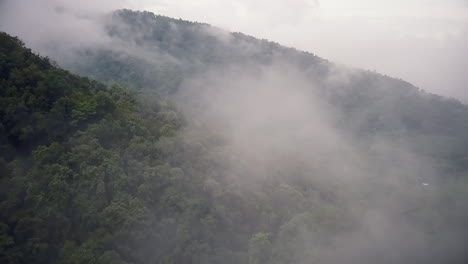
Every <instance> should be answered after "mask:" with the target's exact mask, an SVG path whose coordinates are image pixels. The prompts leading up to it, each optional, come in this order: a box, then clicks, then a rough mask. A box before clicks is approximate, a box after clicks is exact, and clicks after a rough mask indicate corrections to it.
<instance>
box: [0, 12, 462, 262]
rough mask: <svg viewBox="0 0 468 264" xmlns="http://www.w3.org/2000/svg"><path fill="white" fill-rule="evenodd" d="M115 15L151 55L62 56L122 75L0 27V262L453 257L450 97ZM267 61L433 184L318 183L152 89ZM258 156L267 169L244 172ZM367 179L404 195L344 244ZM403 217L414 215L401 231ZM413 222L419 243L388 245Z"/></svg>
mask: <svg viewBox="0 0 468 264" xmlns="http://www.w3.org/2000/svg"><path fill="white" fill-rule="evenodd" d="M115 16H116V17H114V19H116V20H118V23H117V22H115V21H114V22H115V23H114V24H112V23H111V24H109V25H108V30H109V34H110V35H111V36H113V37H116V38H121V39H122V40H123V41H131V42H132V43H136V44H137V45H139V47H141V48H142V49H143V48H145V49H146V51H147V52H149V53H147V54H150V53H151V52H155V51H156V50H157V52H158V54H159V57H157V58H153V57H151V56H149V57H144V58H142V57H141V56H136V55H134V54H133V53H132V52H126V49H120V50H112V49H109V50H104V49H99V50H87V51H82V52H83V54H82V55H83V56H84V57H85V63H83V62H82V63H81V64H79V65H80V66H79V67H76V68H74V67H68V68H72V69H74V70H77V71H78V72H80V73H81V74H84V75H88V76H91V77H92V78H93V79H97V80H100V81H105V82H109V81H116V82H118V83H121V84H123V85H125V86H128V87H130V88H125V87H123V86H120V85H119V84H109V85H106V84H103V83H100V82H98V81H94V80H90V79H88V78H83V77H79V76H76V75H74V74H71V73H70V72H68V71H66V70H63V69H60V68H58V67H57V66H55V65H53V64H51V63H50V62H49V60H48V59H47V58H43V57H40V56H38V55H36V54H34V53H32V52H31V50H29V49H27V48H25V47H24V45H23V43H22V42H21V41H20V40H18V39H17V38H13V37H11V36H9V35H7V34H5V33H1V34H0V121H1V122H0V137H1V138H0V149H1V152H0V263H99V264H104V263H134V264H140V263H141V264H143V263H160V264H169V263H223V264H227V263H233V264H234V263H251V264H263V263H278V264H279V263H345V262H347V261H348V259H343V258H348V257H349V258H353V261H351V262H352V263H354V262H356V263H358V262H360V263H362V262H364V263H367V262H371V261H373V262H379V261H378V260H382V255H385V257H384V260H385V261H387V262H384V263H397V262H396V261H397V260H398V261H400V263H409V261H414V262H415V263H441V262H442V260H448V261H449V262H450V261H451V263H464V261H465V260H466V257H467V255H466V252H464V251H463V249H464V248H466V247H465V246H466V244H463V243H466V239H467V238H468V232H467V229H466V228H465V225H466V221H467V220H468V217H467V214H466V212H464V211H463V208H465V207H466V205H465V203H464V202H465V201H466V199H468V195H467V191H466V187H467V186H468V180H467V177H466V173H467V165H466V158H467V157H468V152H467V150H466V149H467V148H466V147H467V145H468V140H467V135H468V134H467V133H466V131H467V127H468V120H467V118H468V109H467V107H466V106H465V105H463V104H461V103H459V102H457V101H455V100H448V99H445V98H441V97H437V96H435V95H431V94H427V93H424V92H422V91H420V90H419V89H417V88H415V87H413V86H411V85H410V84H408V83H405V82H403V81H401V80H395V79H392V78H389V77H386V76H382V75H378V74H373V73H369V72H363V71H357V72H354V71H350V72H347V74H349V76H348V79H347V80H346V82H332V81H330V79H329V78H327V76H329V75H330V74H331V72H332V71H333V68H334V67H335V65H332V64H329V63H328V62H326V61H325V60H322V59H320V58H318V57H316V56H313V55H312V54H308V53H303V52H299V51H296V50H294V49H289V48H284V47H281V46H279V45H278V44H275V43H271V42H268V41H265V40H257V39H254V38H251V37H248V36H245V35H242V34H240V33H235V34H230V35H229V38H230V40H229V42H223V41H220V40H219V37H216V36H214V35H213V34H221V33H220V32H218V30H214V33H213V31H209V30H208V29H209V28H208V26H207V25H204V24H198V23H190V22H184V21H178V20H173V19H169V18H166V17H159V16H154V15H153V14H151V13H148V12H132V11H128V10H124V11H119V12H118V13H116V14H115ZM174 25H177V27H178V28H177V30H175V29H174ZM173 31H177V34H176V35H175V34H174V32H173ZM138 32H140V33H141V34H139V33H138ZM142 32H144V33H145V34H143V33H142ZM207 32H208V33H207ZM246 45H247V46H248V47H250V48H249V49H246ZM148 47H150V48H148ZM127 51H128V50H127ZM161 56H167V58H164V57H161ZM174 58H175V59H176V62H174V63H171V61H173V59H174ZM278 58H281V59H282V60H287V61H288V63H292V64H294V65H297V66H298V67H299V68H300V69H303V70H304V71H306V72H307V73H308V76H309V77H310V78H311V79H313V80H314V82H316V83H319V84H320V85H322V86H323V87H324V89H323V90H322V91H321V94H320V96H323V97H324V98H326V100H329V101H330V102H332V103H333V105H335V106H336V108H337V111H339V112H340V113H342V116H343V119H342V120H338V121H339V124H338V126H340V129H343V130H346V131H347V132H350V134H353V135H354V134H355V135H357V137H358V138H363V142H367V141H366V139H367V138H372V137H376V136H379V135H381V134H385V136H386V137H387V138H390V139H393V138H398V139H400V140H401V139H402V138H404V139H405V140H409V141H410V142H412V145H413V146H414V147H415V148H416V151H417V152H418V153H421V154H424V155H425V156H429V157H431V158H432V159H434V162H435V164H437V169H438V170H440V172H441V175H443V177H440V178H438V179H437V182H436V183H437V184H438V185H439V186H440V191H439V192H436V193H435V192H434V193H429V192H427V191H426V190H424V189H422V188H423V187H421V186H420V182H418V183H417V185H416V187H412V186H413V185H411V184H413V182H411V180H412V179H406V178H405V179H404V180H403V181H402V184H401V185H398V186H396V187H395V186H393V187H392V186H390V185H391V184H388V183H386V182H385V179H382V180H380V179H379V178H372V179H374V181H372V182H370V181H367V179H369V178H366V177H364V178H362V179H356V180H355V182H357V183H354V184H353V185H348V184H346V183H347V182H346V181H339V180H336V181H334V180H332V181H330V180H327V181H323V180H322V179H323V178H326V177H327V176H329V175H320V177H319V176H317V177H312V176H315V175H316V174H319V173H320V174H323V173H325V172H326V171H327V170H323V169H317V170H316V171H311V170H310V168H311V166H309V165H308V164H307V161H303V160H299V159H295V157H294V156H291V157H288V156H286V157H281V160H280V162H277V163H276V164H272V163H268V164H270V165H272V166H271V167H269V168H254V169H252V168H251V165H252V163H250V162H249V160H246V157H243V156H241V155H238V153H236V152H235V151H232V150H231V149H230V148H231V147H232V146H230V145H228V144H226V142H225V138H223V137H222V136H221V135H219V133H216V131H215V132H213V131H211V130H209V129H195V130H189V129H188V128H187V126H186V122H185V121H184V118H183V117H182V116H181V114H180V113H179V112H178V111H177V109H176V108H175V107H174V106H173V105H172V104H171V103H170V102H169V101H168V100H166V99H163V98H162V97H160V96H166V95H171V94H173V93H175V91H176V90H177V89H179V88H180V84H181V83H182V82H183V81H184V80H186V79H188V78H189V77H190V76H193V75H194V74H195V73H197V72H200V71H205V70H208V69H209V68H216V67H219V66H220V65H224V66H226V65H235V64H241V63H246V62H247V63H254V64H263V65H266V64H268V63H271V62H272V61H274V60H276V59H278ZM158 60H161V61H158ZM342 88H346V89H342ZM169 98H170V97H169ZM429 146H431V147H429ZM434 146H435V147H434ZM232 164H235V169H233V165H232ZM253 164H255V163H253ZM319 165H320V164H319ZM398 165H400V163H395V166H398ZM392 166H393V165H392ZM317 167H320V166H317ZM257 169H258V170H265V171H266V172H267V174H268V175H267V176H266V177H255V175H254V174H255V172H256V170H257ZM375 173H376V174H379V173H380V174H381V176H382V177H386V176H390V174H391V173H382V172H379V171H376V172H375ZM239 177H240V178H242V180H241V181H237V180H236V179H237V178H239ZM375 179H377V180H375ZM406 183H408V186H409V187H404V189H401V188H400V187H401V186H406ZM436 183H435V182H434V184H436ZM431 184H432V182H431ZM382 186H384V188H383V187H382ZM382 190H384V191H385V192H388V193H390V194H389V195H388V196H389V197H394V196H397V197H398V198H399V199H401V200H403V201H405V205H408V206H407V207H408V208H409V210H406V209H407V208H406V207H405V211H404V212H397V213H398V214H397V213H395V212H391V213H389V215H391V216H392V217H394V215H397V217H395V219H392V220H395V221H397V222H398V221H400V222H401V223H402V224H401V230H402V231H398V230H392V231H395V232H393V233H397V234H398V237H397V238H396V239H395V238H394V237H393V236H392V235H393V234H392V232H388V233H386V234H388V235H389V239H388V240H389V241H391V242H389V243H388V244H385V245H382V244H380V243H381V242H382V241H377V240H375V241H370V242H369V244H370V245H368V246H367V247H363V251H359V252H360V253H359V256H358V255H353V254H350V255H349V254H347V253H349V252H347V250H343V248H345V246H344V245H343V243H348V244H353V242H356V245H358V244H360V243H365V242H366V243H367V242H368V241H365V239H366V238H367V237H366V236H362V232H361V230H362V229H363V227H366V223H364V220H367V219H368V218H367V216H363V215H360V213H363V212H365V210H364V209H363V208H368V207H372V206H380V205H381V203H379V202H380V201H373V200H372V199H369V197H382V195H381V194H379V192H382ZM350 201H352V202H353V206H348V205H349V203H350ZM406 201H408V202H407V203H406ZM389 208H391V206H389ZM389 215H386V216H389ZM395 225H396V226H398V224H395ZM407 225H415V226H417V227H418V228H417V232H414V233H410V234H409V235H408V236H410V237H405V236H404V234H405V232H406V231H408V230H411V231H413V230H414V229H413V228H408V227H407ZM357 230H359V232H358V231H357ZM356 232H357V233H359V235H358V236H355V233H356ZM364 233H365V232H364ZM402 234H403V235H402ZM415 235H417V236H420V237H418V238H417V240H418V241H420V240H422V241H425V243H424V245H422V246H419V245H418V247H416V248H412V247H411V244H410V243H408V244H405V243H402V245H400V244H399V243H401V242H406V241H407V240H411V238H413V237H414V236H415ZM395 236H397V235H395ZM391 237H393V238H391ZM338 238H340V239H338ZM356 239H363V240H356ZM343 241H344V242H343ZM373 244H376V247H375V248H373V247H372V245H373ZM393 248H397V251H398V252H397V253H395V252H391V251H392V249H393ZM460 248H461V249H460ZM354 249H356V248H354ZM357 249H359V247H357ZM364 249H365V250H367V251H364ZM350 251H352V250H351V249H350ZM336 252H339V253H340V254H343V255H342V256H335V255H334V254H336ZM384 253H385V254H384ZM386 253H388V255H386ZM340 257H342V258H340ZM380 262H382V261H380Z"/></svg>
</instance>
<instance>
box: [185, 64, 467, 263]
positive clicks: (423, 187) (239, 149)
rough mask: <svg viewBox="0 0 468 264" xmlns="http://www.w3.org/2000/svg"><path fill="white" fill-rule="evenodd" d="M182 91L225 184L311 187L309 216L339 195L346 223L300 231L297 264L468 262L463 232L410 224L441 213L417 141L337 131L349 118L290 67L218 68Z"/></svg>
mask: <svg viewBox="0 0 468 264" xmlns="http://www.w3.org/2000/svg"><path fill="white" fill-rule="evenodd" d="M330 78H333V79H334V81H345V79H343V76H330ZM183 86H184V87H185V89H181V92H179V94H178V95H177V97H176V98H177V99H176V102H177V105H178V106H179V107H180V108H181V110H182V112H183V113H184V115H185V116H186V117H187V120H188V122H189V125H188V127H187V128H186V129H185V132H184V133H185V135H186V136H187V137H191V136H193V134H199V133H200V131H204V132H205V133H206V132H207V131H208V133H209V135H211V137H212V138H217V139H218V140H220V141H221V142H223V144H222V150H218V152H217V153H218V155H217V158H216V160H217V161H216V163H221V164H224V166H225V170H226V171H225V172H224V174H226V175H227V178H228V180H227V181H226V182H225V184H231V185H232V186H241V187H240V188H241V189H244V190H248V192H253V193H255V192H259V191H260V190H263V189H264V188H265V184H266V183H265V182H271V181H273V182H277V184H279V185H280V186H283V187H282V188H291V189H292V190H294V192H297V193H298V194H299V195H301V196H302V195H307V193H308V192H309V191H310V190H308V189H307V188H311V187H310V186H312V188H314V189H316V190H317V191H316V192H317V193H316V194H317V197H316V198H315V199H313V204H312V206H311V205H309V206H311V207H309V208H308V206H307V205H306V206H305V207H304V208H303V209H302V210H305V211H304V212H307V213H310V214H312V215H316V214H317V215H319V214H321V213H323V212H322V211H321V210H322V209H321V208H322V207H323V206H325V204H326V206H330V207H331V208H333V207H334V206H337V205H336V204H334V202H332V203H330V201H327V199H324V198H323V197H321V196H322V195H324V194H325V193H328V194H330V193H333V195H336V196H335V197H334V198H333V199H332V200H335V199H336V200H337V201H339V202H338V207H337V208H335V210H336V211H335V212H334V213H335V214H337V215H339V217H340V218H341V219H342V220H343V221H344V222H345V225H349V226H348V227H347V228H345V229H344V230H345V231H343V232H342V233H339V234H334V235H330V234H326V235H324V234H322V235H320V232H325V231H317V230H315V231H312V230H310V229H308V228H307V227H306V226H301V225H300V224H299V227H298V228H300V229H303V230H302V231H300V233H299V234H298V235H297V237H295V240H292V241H290V242H289V243H290V244H289V246H290V247H292V248H295V254H296V255H295V261H296V262H295V263H309V262H310V261H314V260H315V261H319V262H320V263H347V262H351V263H372V262H376V261H377V262H381V263H399V262H402V263H409V262H413V261H416V262H425V263H441V262H444V261H447V260H451V261H459V260H460V258H462V257H463V256H464V253H463V252H464V244H463V242H462V237H461V236H459V235H460V234H459V231H460V229H458V227H453V226H449V225H443V226H438V227H437V228H436V229H437V231H435V232H434V233H432V234H429V233H427V230H426V228H428V226H421V225H420V223H418V221H417V220H416V219H415V218H414V217H416V218H417V217H419V216H417V215H419V214H421V215H420V216H422V215H425V214H426V213H428V211H427V210H438V209H437V207H438V205H437V204H436V203H435V197H437V196H438V195H439V193H438V192H439V190H438V175H439V174H440V173H441V171H440V168H438V167H437V165H436V164H437V163H435V162H434V160H433V159H432V158H431V157H429V156H426V155H423V154H421V153H418V152H416V151H415V150H414V149H413V140H414V138H412V137H405V136H402V135H399V136H398V137H397V138H398V139H399V140H398V141H396V140H395V139H396V138H395V135H390V134H389V135H384V134H383V135H382V134H380V135H376V136H374V137H370V138H362V137H357V136H356V135H355V134H353V133H352V131H351V130H349V128H348V129H343V127H340V125H339V124H340V120H342V119H343V118H344V117H343V116H342V114H341V113H340V112H339V111H337V108H336V106H333V105H331V104H330V102H329V101H327V100H324V98H323V97H322V96H321V91H322V90H323V87H320V85H319V84H314V83H313V82H311V81H310V78H309V77H308V76H307V75H306V74H304V72H303V71H301V70H300V69H298V68H296V67H295V66H294V65H290V64H288V63H286V62H284V61H275V62H273V63H272V64H270V65H267V66H261V67H256V66H251V65H250V66H248V65H242V66H239V67H231V68H225V69H221V70H213V71H211V72H209V73H205V74H203V75H200V76H196V77H194V78H193V79H190V80H187V81H186V82H185V83H184V84H183ZM396 129H398V128H396ZM286 186H287V187H286ZM301 186H302V187H303V188H304V189H301ZM306 186H309V187H306ZM234 188H235V187H234ZM238 188H239V187H238ZM246 195H248V194H246ZM272 197H275V194H272ZM272 199H274V198H272ZM336 200H335V201H336ZM296 203H297V204H295V205H291V206H293V207H300V204H301V203H302V202H301V199H300V198H298V200H296ZM305 208H308V209H305ZM312 219H313V218H312ZM312 219H309V220H308V221H314V220H312ZM291 221H293V220H291ZM296 221H297V219H296ZM296 224H297V223H296ZM427 224H429V226H431V225H432V224H433V223H427ZM304 225H306V224H304ZM325 233H326V232H325ZM322 236H323V237H322ZM280 239H281V234H280V237H279V238H278V240H280ZM329 240H331V242H326V241H329ZM442 241H445V242H443V243H440V242H442ZM444 243H449V244H445V245H444ZM316 250H318V251H316Z"/></svg>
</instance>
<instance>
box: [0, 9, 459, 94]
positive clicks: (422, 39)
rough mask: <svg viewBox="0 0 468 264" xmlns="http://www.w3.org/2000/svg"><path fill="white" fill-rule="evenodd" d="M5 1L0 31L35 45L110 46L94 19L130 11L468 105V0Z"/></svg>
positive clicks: (0, 13) (0, 10) (1, 12)
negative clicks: (267, 42)
mask: <svg viewBox="0 0 468 264" xmlns="http://www.w3.org/2000/svg"><path fill="white" fill-rule="evenodd" d="M0 4H1V8H0V30H6V31H8V32H9V33H11V34H16V35H19V36H20V37H21V38H23V39H24V40H25V41H26V42H28V43H29V44H30V45H31V46H32V47H36V46H39V44H40V43H41V42H44V41H46V40H44V39H43V37H42V36H44V34H46V33H47V34H48V36H49V37H50V36H51V37H52V38H57V39H62V40H63V39H65V40H67V39H73V41H70V43H69V44H70V45H78V46H83V45H86V44H87V43H89V42H92V41H96V40H97V39H98V40H99V41H101V42H102V41H105V40H102V39H99V36H101V32H100V31H99V30H97V31H96V29H95V28H93V27H92V26H91V25H90V22H89V20H88V19H89V18H90V16H93V15H95V14H97V13H101V12H104V11H111V10H114V9H116V8H123V7H126V8H131V9H139V10H149V11H153V12H155V13H158V14H163V15H168V16H172V17H176V18H179V17H180V18H183V19H189V20H197V21H201V22H208V23H211V24H213V25H216V26H220V27H223V28H226V29H228V30H232V31H242V32H245V33H248V34H252V35H254V36H257V37H263V38H268V39H271V40H273V41H278V42H280V43H282V44H285V45H288V46H294V47H296V48H299V49H303V50H307V51H311V52H313V53H315V54H317V55H319V56H321V57H324V58H327V59H330V60H333V61H335V62H338V63H344V64H347V65H349V66H353V67H360V68H365V69H370V70H376V71H378V72H381V73H384V74H388V75H391V76H394V77H397V78H402V79H405V80H407V81H410V82H412V83H414V84H415V85H417V86H419V87H421V88H423V89H426V90H428V91H430V92H434V93H438V94H442V95H448V96H453V97H456V98H459V99H462V100H464V101H467V100H468V95H466V92H465V91H466V89H467V86H466V83H468V75H467V74H465V73H464V69H466V68H468V65H467V63H468V62H467V61H468V60H467V58H468V49H467V48H466V47H467V46H468V5H467V2H466V1H464V0H448V1H442V0H409V1H404V0H396V1H383V0H377V1H375V0H358V1H346V0H321V1H318V0H293V1H286V0H278V1H265V0H257V1H248V0H220V1H212V0H196V1H189V0H177V1H173V0H171V1H168V0H156V1H149V0H118V1H108V0H103V1H90V0H86V1H79V2H73V1H66V0H47V1H30V0H20V1H13V0H4V1H3V2H0ZM64 21H67V23H64ZM31 29H34V30H31ZM77 35H78V36H79V37H78V38H76V36H77ZM70 37H74V38H70ZM48 45H49V47H47V48H49V49H56V48H57V47H56V46H50V45H51V44H50V43H49V44H48ZM41 47H42V48H44V47H43V46H41Z"/></svg>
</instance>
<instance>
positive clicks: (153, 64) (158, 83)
mask: <svg viewBox="0 0 468 264" xmlns="http://www.w3.org/2000/svg"><path fill="white" fill-rule="evenodd" d="M106 21H107V22H106V24H105V28H106V30H107V34H108V37H110V38H111V39H112V40H113V42H114V43H115V45H113V46H112V47H104V48H102V47H101V48H99V49H87V50H85V51H82V53H80V58H81V59H80V60H79V63H74V64H72V65H65V66H67V67H68V68H70V69H72V70H74V71H76V72H78V73H80V74H83V75H86V76H91V77H93V78H95V79H98V80H101V81H116V82H119V83H123V84H125V85H128V86H130V87H135V88H137V89H142V88H145V89H152V90H155V91H157V93H158V94H161V95H163V96H164V95H166V96H167V95H169V96H171V95H173V94H175V93H177V91H178V90H179V89H181V86H183V85H182V84H183V82H184V81H186V80H187V79H190V78H191V77H193V76H196V75H201V74H202V73H203V72H208V71H210V70H213V69H229V68H230V67H239V68H249V69H250V68H251V67H250V66H252V65H254V66H257V67H261V66H267V65H271V64H273V63H283V64H288V65H289V66H290V67H295V68H297V69H298V70H300V71H301V72H303V73H304V74H305V75H306V76H307V78H309V79H310V85H311V87H312V86H317V87H318V89H317V90H318V92H319V93H320V94H321V96H323V99H324V100H326V101H327V102H330V103H331V104H333V105H334V106H335V107H336V109H337V110H338V111H340V112H341V113H342V120H341V121H342V123H343V126H344V127H346V129H351V130H352V131H353V132H354V133H356V134H359V135H361V136H364V135H370V136H372V134H375V133H377V132H379V131H381V132H385V133H387V132H389V131H392V133H396V135H397V136H398V137H401V136H402V134H405V135H407V134H411V135H418V137H417V140H418V141H420V142H418V143H417V145H419V147H420V148H421V151H431V150H429V149H424V147H423V146H424V145H428V144H437V145H440V146H441V148H442V149H441V148H437V149H436V151H437V152H438V153H439V154H440V153H444V155H446V156H452V155H454V156H456V158H455V159H456V160H464V159H465V157H463V155H464V154H463V152H465V150H466V149H467V148H468V134H467V133H466V131H467V130H468V106H466V105H464V104H462V103H460V102H459V101H456V100H454V99H449V98H444V97H441V96H438V95H434V94H430V93H427V92H425V91H424V90H421V89H419V88H417V87H414V86H413V85H411V84H410V83H407V82H405V81H402V80H399V79H395V78H391V77H388V76H384V75H381V74H378V73H374V72H369V71H363V70H356V69H349V68H346V67H343V66H340V65H336V64H334V63H331V62H329V61H327V60H325V59H322V58H320V57H317V56H315V55H313V54H311V53H307V52H302V51H298V50H296V49H293V48H287V47H283V46H281V45H279V44H277V43H274V42H270V41H267V40H260V39H256V38H254V37H250V36H247V35H244V34H242V33H229V32H225V31H223V30H221V29H218V28H215V27H212V26H210V25H207V24H201V23H193V22H188V21H183V20H180V19H179V20H177V19H172V18H168V17H164V16H158V15H154V14H153V13H150V12H135V11H131V10H120V11H116V12H115V13H113V14H112V15H111V16H110V17H109V18H108V19H107V20H106ZM311 89H312V88H311ZM412 140H416V139H413V138H412ZM447 146H449V148H450V150H445V149H444V148H446V147H447ZM457 166H463V167H465V166H466V164H457Z"/></svg>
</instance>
